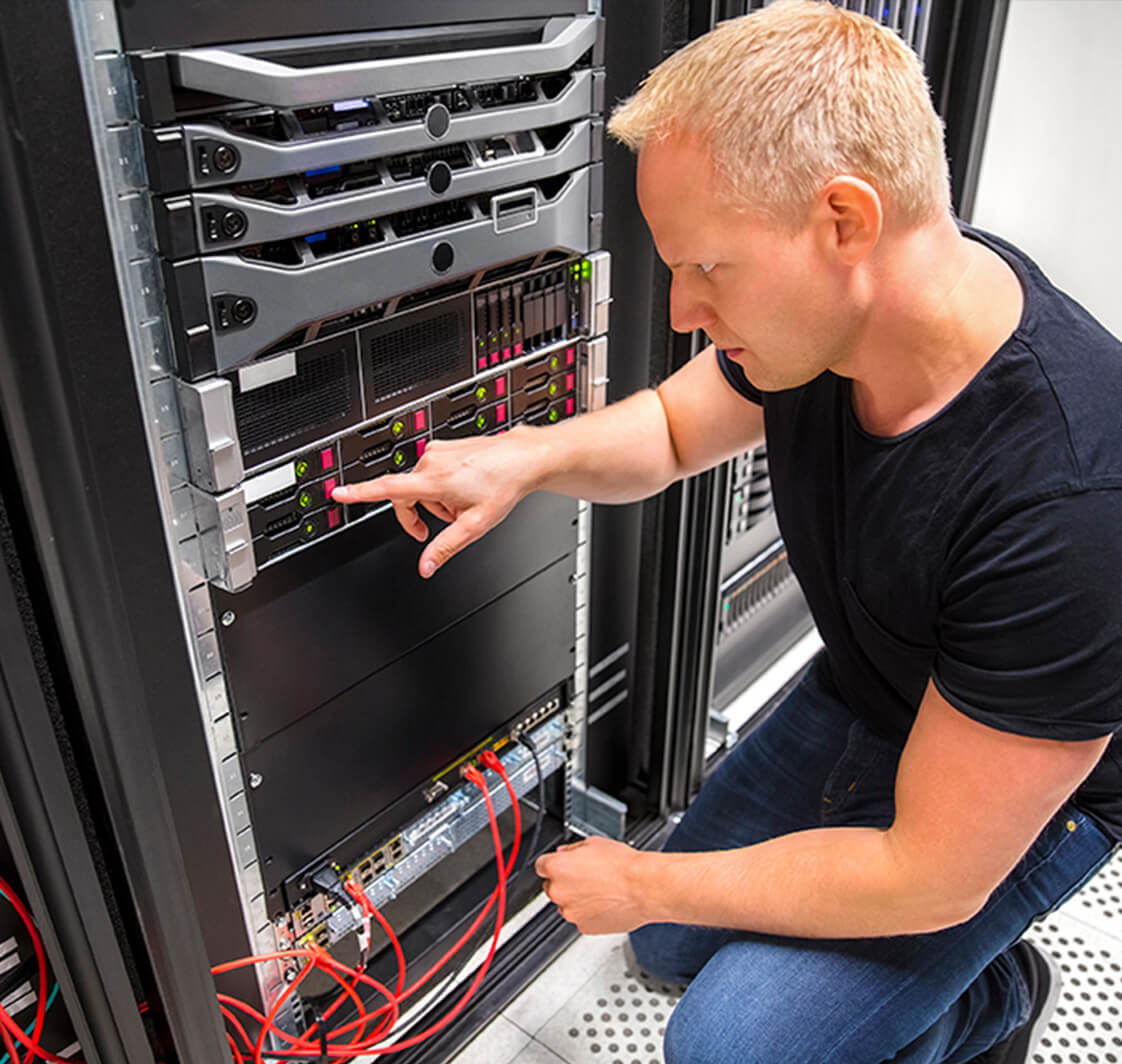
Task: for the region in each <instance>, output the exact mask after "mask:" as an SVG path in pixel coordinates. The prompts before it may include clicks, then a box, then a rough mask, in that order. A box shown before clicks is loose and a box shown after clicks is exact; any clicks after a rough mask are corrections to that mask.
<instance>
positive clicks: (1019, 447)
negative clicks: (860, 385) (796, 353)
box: [717, 227, 1122, 839]
mask: <svg viewBox="0 0 1122 1064" xmlns="http://www.w3.org/2000/svg"><path fill="white" fill-rule="evenodd" d="M963 232H964V234H965V235H967V236H968V237H971V238H973V239H977V240H979V241H981V242H982V243H984V244H986V245H987V246H989V247H990V248H992V249H993V250H994V251H996V252H997V253H998V254H1000V255H1001V256H1002V257H1003V258H1004V259H1005V260H1006V261H1007V262H1008V263H1009V265H1010V266H1011V267H1012V268H1013V269H1014V270H1015V271H1016V273H1017V276H1018V278H1019V279H1020V282H1021V285H1022V287H1023V288H1024V295H1025V303H1024V313H1023V315H1022V318H1021V322H1020V324H1019V326H1018V327H1017V330H1016V332H1015V333H1014V334H1013V335H1012V337H1010V339H1009V340H1008V341H1006V343H1005V344H1003V345H1002V347H1001V348H1000V349H999V350H998V351H997V353H996V354H995V355H994V356H993V357H992V358H991V359H990V360H989V361H988V362H987V363H986V365H985V366H984V367H983V368H982V369H981V370H980V371H979V372H978V374H977V376H975V377H974V379H973V380H971V382H970V383H969V384H968V385H967V386H966V387H965V388H964V389H963V390H962V391H961V392H960V393H959V394H958V395H957V396H955V398H954V399H953V400H952V401H951V402H950V403H949V404H948V405H947V406H946V407H944V408H943V409H942V410H941V411H940V412H939V413H938V414H936V415H934V416H933V417H932V418H930V419H929V420H928V421H925V422H924V423H923V424H921V425H918V426H917V427H915V428H913V429H911V430H909V431H908V432H905V433H903V434H901V435H899V436H893V437H888V438H886V437H876V436H871V435H869V434H868V433H867V432H865V431H864V430H863V429H862V428H861V426H860V425H859V424H858V422H857V419H856V417H855V416H854V413H853V407H852V403H851V398H850V382H849V381H848V380H847V379H845V378H841V377H838V376H835V375H834V374H832V373H829V372H827V373H824V374H822V375H821V376H820V377H818V378H816V379H815V380H813V381H811V382H810V383H809V384H806V385H803V386H802V387H800V388H792V389H789V390H786V391H780V392H764V393H761V392H760V391H758V390H757V389H756V388H755V387H753V385H752V384H750V383H749V381H748V380H747V378H746V377H745V375H744V371H743V370H742V369H741V368H740V366H738V365H737V364H736V363H735V362H732V361H731V360H730V359H728V358H727V357H726V356H725V354H724V352H718V353H717V359H718V362H719V365H720V367H721V370H722V372H723V373H724V375H725V377H726V379H727V380H728V382H729V383H730V384H731V385H732V387H734V388H735V389H736V390H737V391H738V392H740V393H741V394H742V395H744V396H745V397H746V398H748V399H750V400H752V401H753V402H756V403H760V404H762V406H763V409H764V420H765V425H766V428H767V445H768V465H769V469H770V473H771V481H772V491H773V495H774V500H775V510H776V516H777V518H778V520H779V526H780V530H781V532H782V534H783V538H784V541H785V542H786V545H787V549H788V552H789V557H790V560H791V564H792V567H793V568H794V571H795V573H796V575H797V576H798V579H799V583H800V584H801V585H802V588H803V591H804V592H805V593H806V597H807V601H808V602H809V603H810V608H811V611H812V613H813V615H814V619H815V622H816V623H817V625H818V629H819V632H820V633H821V635H822V639H823V641H824V642H825V645H826V652H827V655H828V658H829V662H830V665H831V668H832V671H833V674H834V677H835V679H836V681H837V684H838V687H839V689H840V690H841V692H842V694H843V696H844V697H845V699H846V701H847V702H848V703H849V705H850V707H851V708H852V709H853V711H854V712H855V713H857V714H859V715H860V716H861V717H862V718H864V719H865V720H867V721H868V722H869V724H870V726H871V727H873V728H874V729H875V730H878V731H880V732H882V733H883V734H885V735H887V736H889V737H892V738H897V739H901V740H902V739H903V738H904V736H906V734H907V732H908V730H909V729H910V727H911V724H912V722H913V721H914V719H915V715H916V711H917V709H918V706H919V703H920V700H921V698H922V696H923V692H924V689H925V687H926V685H927V683H928V680H929V679H933V680H934V683H935V686H936V687H937V688H938V690H939V692H940V694H942V695H943V697H944V698H945V699H946V700H947V701H948V702H949V703H950V704H951V705H952V706H954V707H955V708H956V709H958V710H959V711H960V712H962V713H965V714H966V715H967V716H969V717H972V718H974V719H975V720H977V721H980V722H981V723H983V724H987V725H990V726H991V727H994V728H998V729H1001V730H1002V731H1009V732H1015V733H1017V734H1019V735H1029V736H1034V737H1039V738H1048V739H1091V738H1095V737H1100V736H1103V735H1108V734H1110V733H1115V738H1114V739H1113V741H1112V742H1111V744H1110V746H1109V747H1108V749H1107V751H1106V753H1105V755H1104V756H1103V759H1102V761H1101V762H1100V763H1099V765H1098V766H1097V767H1096V768H1095V770H1094V772H1093V773H1092V774H1091V776H1090V777H1089V778H1088V779H1087V781H1086V782H1085V783H1084V785H1083V786H1082V787H1081V788H1080V789H1079V791H1078V793H1077V797H1076V800H1077V802H1078V804H1079V805H1080V806H1081V807H1082V808H1083V809H1084V810H1085V811H1086V812H1087V813H1089V814H1090V815H1092V816H1093V817H1095V818H1096V819H1097V820H1098V821H1099V822H1100V823H1101V824H1102V825H1103V826H1104V827H1105V828H1106V829H1107V830H1108V831H1110V832H1111V834H1112V835H1113V836H1114V837H1115V838H1117V839H1122V731H1120V729H1122V344H1120V343H1119V342H1118V340H1116V339H1115V338H1114V337H1113V336H1111V335H1110V334H1109V333H1108V332H1107V331H1106V330H1105V329H1103V328H1102V326H1100V325H1099V324H1098V323H1097V322H1096V321H1095V320H1094V319H1093V318H1092V317H1091V316H1090V315H1089V314H1088V313H1087V311H1085V310H1084V309H1083V308H1082V307H1080V306H1079V305H1078V304H1077V303H1075V302H1074V301H1073V300H1072V299H1070V298H1069V297H1068V296H1066V295H1064V294H1063V293H1062V292H1060V291H1059V290H1057V289H1056V288H1055V287H1053V286H1052V285H1051V284H1050V282H1049V281H1048V280H1047V278H1045V277H1044V275H1043V274H1042V273H1041V272H1040V269H1039V268H1038V267H1037V266H1036V265H1035V264H1034V263H1033V262H1032V261H1030V260H1029V259H1028V258H1027V257H1026V256H1025V255H1024V254H1023V253H1022V252H1020V251H1018V250H1017V249H1016V248H1014V247H1012V246H1011V245H1009V244H1006V243H1005V242H1003V241H999V240H997V239H995V238H993V237H991V236H988V235H986V234H982V233H978V232H977V231H974V230H970V229H967V228H965V227H964V229H963Z"/></svg>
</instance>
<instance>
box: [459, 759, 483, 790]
mask: <svg viewBox="0 0 1122 1064" xmlns="http://www.w3.org/2000/svg"><path fill="white" fill-rule="evenodd" d="M463 777H464V779H465V780H467V781H468V783H474V784H475V785H476V786H477V787H479V788H480V789H481V790H484V791H485V790H487V781H486V780H485V779H484V778H483V773H482V772H480V771H479V769H478V768H476V766H475V765H465V766H464V769H463Z"/></svg>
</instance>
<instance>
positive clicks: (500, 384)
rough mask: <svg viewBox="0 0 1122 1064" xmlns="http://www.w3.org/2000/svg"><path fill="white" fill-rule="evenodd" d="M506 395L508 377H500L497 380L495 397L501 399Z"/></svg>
mask: <svg viewBox="0 0 1122 1064" xmlns="http://www.w3.org/2000/svg"><path fill="white" fill-rule="evenodd" d="M504 395H506V377H498V378H496V380H495V398H496V399H501V398H502V397H503V396H504Z"/></svg>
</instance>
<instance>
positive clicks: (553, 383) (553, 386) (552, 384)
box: [549, 381, 557, 399]
mask: <svg viewBox="0 0 1122 1064" xmlns="http://www.w3.org/2000/svg"><path fill="white" fill-rule="evenodd" d="M556 394H557V382H556V381H551V382H550V385H549V396H550V398H551V399H552V398H553V396H555V395H556Z"/></svg>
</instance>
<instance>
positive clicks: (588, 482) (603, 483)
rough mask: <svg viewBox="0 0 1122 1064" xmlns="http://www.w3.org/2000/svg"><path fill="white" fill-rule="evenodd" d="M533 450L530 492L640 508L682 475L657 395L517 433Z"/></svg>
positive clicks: (649, 393)
mask: <svg viewBox="0 0 1122 1064" xmlns="http://www.w3.org/2000/svg"><path fill="white" fill-rule="evenodd" d="M516 434H517V437H518V438H519V440H520V442H521V443H522V445H523V446H525V447H527V448H528V463H527V477H528V479H529V483H528V484H527V490H528V491H534V490H542V491H555V492H558V493H559V494H562V495H572V496H574V497H577V498H582V499H589V500H591V501H592V502H601V503H626V502H636V501H637V500H639V499H645V498H648V497H649V496H651V495H655V494H657V493H658V492H660V491H662V489H663V488H665V487H666V486H667V485H669V484H671V483H673V482H674V481H675V480H677V479H678V477H679V476H680V475H681V474H680V472H679V467H678V460H677V456H676V454H675V451H674V444H673V441H672V439H671V436H670V430H669V428H668V425H667V421H666V414H665V411H664V410H663V406H662V402H661V400H660V399H659V397H658V395H657V393H655V392H653V391H649V390H648V391H641V392H638V393H636V394H635V395H632V396H630V397H628V398H627V399H624V400H622V401H621V402H618V403H613V404H612V405H611V406H608V407H605V408H604V409H603V410H597V411H595V412H593V413H590V414H584V415H582V416H581V417H578V418H574V419H573V420H571V421H563V422H561V423H560V424H558V425H553V426H550V427H549V428H541V429H535V428H531V429H522V428H519V429H515V430H513V431H512V432H511V434H510V435H511V438H512V439H511V442H512V443H513V441H514V438H515V437H516Z"/></svg>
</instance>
